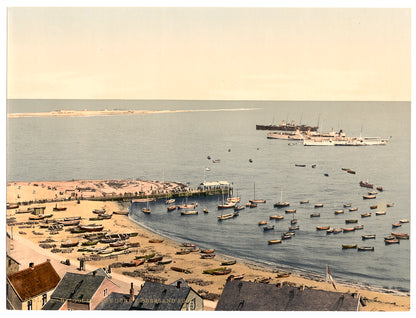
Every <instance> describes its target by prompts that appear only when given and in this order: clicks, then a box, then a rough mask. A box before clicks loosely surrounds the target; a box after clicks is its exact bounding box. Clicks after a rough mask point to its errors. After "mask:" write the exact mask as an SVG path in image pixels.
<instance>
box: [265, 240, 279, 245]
mask: <svg viewBox="0 0 416 318" xmlns="http://www.w3.org/2000/svg"><path fill="white" fill-rule="evenodd" d="M267 243H268V244H269V245H271V244H279V243H282V240H270V241H267Z"/></svg>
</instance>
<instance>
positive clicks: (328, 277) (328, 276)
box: [326, 265, 337, 289]
mask: <svg viewBox="0 0 416 318" xmlns="http://www.w3.org/2000/svg"><path fill="white" fill-rule="evenodd" d="M326 280H327V281H328V280H329V281H330V282H331V284H332V286H334V288H335V289H337V288H336V287H335V282H334V279H333V278H332V275H331V271H330V270H329V266H328V265H326Z"/></svg>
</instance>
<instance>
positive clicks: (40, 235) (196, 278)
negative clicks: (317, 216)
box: [7, 181, 410, 311]
mask: <svg viewBox="0 0 416 318" xmlns="http://www.w3.org/2000/svg"><path fill="white" fill-rule="evenodd" d="M35 184H36V185H35ZM42 184H43V186H42ZM75 184H77V185H78V188H80V187H81V186H80V184H81V181H68V182H31V183H30V184H29V183H28V182H16V183H9V184H8V185H7V202H8V203H10V204H12V203H16V202H22V201H27V202H28V201H35V200H38V201H39V200H42V199H44V200H52V199H54V200H55V199H64V198H68V197H71V195H72V194H71V193H70V192H71V191H66V190H68V189H76V186H75ZM87 184H88V182H85V183H83V188H85V192H84V193H83V197H84V200H80V201H79V203H78V202H77V200H74V199H73V200H70V201H61V202H45V203H41V204H39V203H36V204H27V205H24V206H23V205H21V206H19V207H18V208H14V209H7V220H8V225H7V233H8V234H9V235H10V236H11V237H12V238H13V240H15V241H16V240H19V241H30V242H32V243H35V244H36V245H39V244H49V246H48V248H44V249H41V250H40V252H41V251H42V250H43V251H44V254H45V258H51V257H56V259H58V258H59V259H70V262H71V264H72V265H77V266H79V259H81V258H84V259H86V264H87V266H88V268H99V267H105V268H108V266H111V271H112V273H113V275H115V276H117V277H123V276H124V277H125V278H126V282H128V281H134V282H135V284H137V285H140V283H142V282H143V281H144V279H152V280H155V281H160V282H165V283H171V282H172V281H174V280H176V279H179V278H184V279H185V280H186V281H187V282H188V283H189V285H190V286H191V287H192V288H194V289H195V291H197V292H199V293H200V294H201V295H202V296H203V297H204V298H206V299H207V300H209V301H207V302H206V305H205V308H206V310H213V309H215V304H216V301H217V300H218V298H219V296H220V295H221V292H222V289H223V286H224V284H225V281H226V278H227V276H215V275H209V274H203V271H204V270H209V269H214V268H219V267H227V268H231V269H232V272H231V274H233V275H236V276H237V275H242V274H244V278H243V280H247V281H261V280H263V279H269V283H270V284H276V283H279V282H285V283H287V284H294V285H297V286H301V285H304V286H306V287H310V288H316V289H321V290H334V289H333V287H332V285H331V284H329V283H327V282H325V273H322V277H321V278H316V277H313V276H311V277H307V276H308V275H304V274H302V275H299V274H296V273H288V272H282V271H279V270H277V268H278V266H279V264H276V268H275V269H272V268H265V267H262V266H260V265H255V264H249V263H248V262H244V261H243V260H237V263H236V264H234V265H226V266H222V265H221V263H222V262H224V261H230V260H235V258H233V257H228V256H225V255H220V254H218V253H215V252H214V254H216V256H215V257H214V258H212V259H202V258H201V255H203V253H200V250H199V249H198V248H197V247H196V249H194V250H193V251H192V252H189V253H187V252H186V250H188V249H189V248H186V247H184V246H182V243H183V242H175V241H172V240H170V239H168V238H165V237H161V236H159V235H157V234H155V233H153V232H151V231H149V230H147V229H145V228H143V227H142V226H140V224H138V223H136V222H134V221H132V220H131V219H130V218H129V216H128V215H122V214H115V213H113V212H118V211H121V212H123V211H128V210H129V204H130V203H129V202H115V201H95V200H94V201H93V200H86V199H85V198H86V197H87V190H88V191H90V194H91V193H94V194H95V195H96V194H97V190H94V191H91V189H92V186H91V184H97V181H95V182H93V183H91V184H90V185H89V186H88V185H87ZM104 184H105V185H106V186H105V187H104V186H103V187H102V188H101V191H102V192H105V193H107V192H108V193H112V192H120V191H122V192H123V193H124V192H130V191H133V192H134V191H135V190H137V189H138V187H139V188H141V189H142V191H144V192H146V193H149V192H151V191H156V190H157V189H160V186H161V183H155V182H145V181H144V182H140V181H135V182H134V186H133V183H132V184H131V185H132V187H131V188H128V186H127V184H128V182H125V183H124V184H125V186H124V187H122V190H120V187H119V188H118V189H116V188H114V187H113V188H111V187H110V186H109V185H108V182H106V183H103V185H104ZM117 184H118V185H119V186H120V184H121V183H114V184H113V186H114V185H117ZM170 184H171V185H172V188H174V187H175V186H178V184H174V183H170ZM156 185H159V187H156ZM74 186H75V188H74ZM86 188H89V189H86ZM126 189H127V190H128V191H127V190H126ZM75 191H76V190H75ZM78 195H80V192H78ZM72 196H74V195H72ZM36 206H43V207H45V210H44V213H45V214H50V213H52V214H53V215H52V216H50V217H49V218H45V219H43V220H39V221H33V220H29V217H30V216H32V217H33V215H32V214H31V213H22V212H25V211H27V209H30V208H33V207H36ZM54 207H59V208H66V210H62V211H54ZM96 209H105V210H106V214H112V213H113V214H112V216H111V218H109V219H104V220H90V218H96V217H97V214H96V213H93V212H92V211H93V210H96ZM18 212H20V213H18ZM74 217H80V218H81V219H80V225H87V224H92V223H94V224H97V225H102V226H104V229H103V231H102V232H105V233H107V234H109V235H114V234H130V237H129V238H126V237H125V245H123V248H124V246H127V245H128V246H130V247H129V248H128V249H120V251H116V249H117V248H116V247H110V246H109V244H108V243H102V242H99V243H97V244H96V245H92V246H83V245H82V243H86V242H88V240H87V239H86V238H85V234H87V233H71V232H70V231H68V230H67V229H69V228H71V226H64V227H63V228H62V230H59V231H56V232H54V231H52V232H51V231H50V229H48V228H46V226H47V225H48V224H49V225H51V224H53V223H52V220H63V219H65V218H74ZM27 222H32V223H27ZM46 222H47V223H46ZM53 233H55V234H53ZM90 233H96V232H90ZM97 233H99V232H97ZM132 233H134V234H133V235H131V234H132ZM136 233H137V235H136ZM45 241H49V242H45ZM67 241H73V242H78V246H75V247H72V251H71V252H66V251H69V250H70V249H71V248H67V247H61V244H62V243H65V242H67ZM52 245H55V247H51V246H52ZM24 246H25V248H28V249H29V248H30V244H26V245H24ZM43 246H44V247H47V245H43ZM91 247H94V248H95V249H97V250H98V249H100V248H102V249H104V248H105V247H107V249H106V250H105V251H106V252H105V253H103V254H97V252H94V253H91V252H88V251H78V249H80V248H91ZM120 247H121V246H120ZM54 249H57V250H58V251H56V250H54ZM108 251H111V252H108ZM51 252H52V253H51ZM64 252H66V253H64ZM22 254H23V252H22ZM152 254H155V256H163V259H162V261H163V260H167V259H171V260H172V262H171V263H168V264H159V265H158V264H157V263H150V262H144V263H143V264H141V265H138V266H137V267H122V264H123V263H129V262H131V261H133V260H134V259H136V258H137V257H140V256H145V255H152ZM13 255H14V257H16V259H17V260H19V259H18V258H19V250H16V249H15V250H14V251H13ZM91 255H98V256H101V258H100V259H97V256H95V258H94V256H92V257H91ZM24 264H25V263H24ZM172 267H176V268H181V269H184V270H186V272H177V271H174V270H172V269H171V268H172ZM278 276H281V277H278ZM334 279H335V282H337V279H336V276H335V277H334ZM126 286H128V284H126ZM336 287H337V291H340V292H351V293H353V292H357V291H358V292H359V293H360V294H361V296H362V297H363V298H364V300H365V302H366V306H365V307H363V306H362V307H361V310H362V311H409V310H410V296H408V295H404V294H399V293H393V292H392V293H384V292H379V291H375V290H368V289H364V288H362V287H359V286H355V285H353V284H340V283H337V285H336ZM123 292H127V291H124V290H123Z"/></svg>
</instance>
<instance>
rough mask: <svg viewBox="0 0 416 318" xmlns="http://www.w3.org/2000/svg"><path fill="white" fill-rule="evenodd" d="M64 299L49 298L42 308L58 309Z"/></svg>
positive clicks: (63, 302)
mask: <svg viewBox="0 0 416 318" xmlns="http://www.w3.org/2000/svg"><path fill="white" fill-rule="evenodd" d="M64 304H65V301H62V300H57V299H49V301H48V302H47V303H46V304H45V305H44V306H43V307H42V310H59V309H60V308H61V307H62V306H63V305H64Z"/></svg>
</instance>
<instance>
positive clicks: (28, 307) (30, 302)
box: [27, 300, 32, 310]
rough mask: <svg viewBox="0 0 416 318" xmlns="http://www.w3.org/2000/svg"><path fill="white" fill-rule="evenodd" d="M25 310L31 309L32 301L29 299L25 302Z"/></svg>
mask: <svg viewBox="0 0 416 318" xmlns="http://www.w3.org/2000/svg"><path fill="white" fill-rule="evenodd" d="M27 310H32V301H31V300H29V301H28V302H27Z"/></svg>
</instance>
